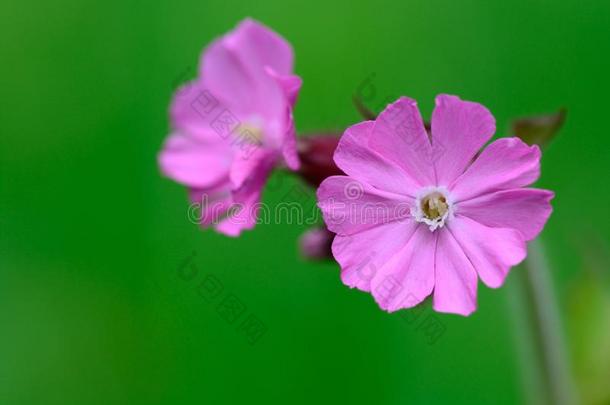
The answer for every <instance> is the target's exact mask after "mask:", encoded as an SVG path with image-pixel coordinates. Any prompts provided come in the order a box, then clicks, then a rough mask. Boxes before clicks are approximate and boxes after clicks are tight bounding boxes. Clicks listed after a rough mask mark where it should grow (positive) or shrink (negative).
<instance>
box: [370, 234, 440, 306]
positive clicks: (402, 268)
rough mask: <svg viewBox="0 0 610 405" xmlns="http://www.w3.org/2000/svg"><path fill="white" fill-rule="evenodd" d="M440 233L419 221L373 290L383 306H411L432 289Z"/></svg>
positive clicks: (381, 272)
mask: <svg viewBox="0 0 610 405" xmlns="http://www.w3.org/2000/svg"><path fill="white" fill-rule="evenodd" d="M438 234H439V233H438V232H430V230H429V229H428V228H427V227H426V226H423V225H420V224H418V226H417V227H416V228H415V231H414V233H412V234H411V235H412V236H411V238H410V240H409V242H408V243H407V244H406V245H405V246H404V247H403V248H402V250H401V251H400V252H398V253H397V254H395V255H394V256H393V257H392V259H390V260H389V261H388V262H387V263H386V264H385V265H384V266H383V267H382V268H381V269H380V270H379V271H378V272H377V274H376V275H375V277H374V278H373V281H372V283H371V290H372V294H373V297H375V301H377V303H378V304H379V306H380V307H381V308H382V309H384V310H386V311H388V312H394V311H397V310H399V309H402V308H411V307H414V306H415V305H417V304H419V303H421V302H422V301H423V300H424V299H425V298H426V297H427V296H429V295H430V294H431V293H432V289H433V287H434V277H435V275H434V256H435V250H436V239H437V238H438Z"/></svg>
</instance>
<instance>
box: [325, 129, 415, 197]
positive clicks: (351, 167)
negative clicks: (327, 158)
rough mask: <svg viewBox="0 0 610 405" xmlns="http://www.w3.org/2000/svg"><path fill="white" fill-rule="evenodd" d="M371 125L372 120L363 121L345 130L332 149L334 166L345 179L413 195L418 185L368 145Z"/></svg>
mask: <svg viewBox="0 0 610 405" xmlns="http://www.w3.org/2000/svg"><path fill="white" fill-rule="evenodd" d="M374 126H375V123H374V122H373V121H364V122H361V123H359V124H356V125H352V126H351V127H349V128H347V129H346V130H345V133H344V134H343V136H342V137H341V140H340V141H339V144H338V146H337V149H336V150H335V154H334V160H335V163H336V164H337V166H339V168H340V169H341V170H343V171H344V172H345V173H346V174H348V175H349V176H351V177H354V178H356V179H359V180H362V181H364V182H366V183H368V184H370V185H372V186H373V187H376V188H378V189H380V190H386V191H392V192H394V193H397V194H404V195H410V196H413V195H414V194H415V193H416V191H417V188H418V185H417V184H416V183H414V182H413V180H412V179H411V178H410V177H409V176H407V175H406V174H405V172H404V171H403V170H401V169H400V168H399V167H398V166H397V165H396V164H394V163H392V162H390V161H388V160H387V159H385V158H384V157H382V156H381V155H380V154H379V153H377V152H375V151H374V150H372V149H371V148H370V147H369V146H368V141H369V138H370V135H371V133H372V130H373V128H374Z"/></svg>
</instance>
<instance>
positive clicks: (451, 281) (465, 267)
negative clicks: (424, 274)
mask: <svg viewBox="0 0 610 405" xmlns="http://www.w3.org/2000/svg"><path fill="white" fill-rule="evenodd" d="M438 234H439V235H438V244H437V247H436V261H435V281H434V298H433V301H432V307H433V308H434V310H435V311H438V312H449V313H453V314H460V315H464V316H468V315H470V314H471V313H472V312H474V310H475V309H476V308H477V273H476V271H475V269H474V267H472V263H470V261H469V260H468V257H466V254H465V253H464V251H463V250H462V248H461V247H460V245H459V244H458V243H457V241H456V240H455V238H454V237H453V236H452V235H451V232H447V230H446V229H442V230H441V231H440V232H439V233H438Z"/></svg>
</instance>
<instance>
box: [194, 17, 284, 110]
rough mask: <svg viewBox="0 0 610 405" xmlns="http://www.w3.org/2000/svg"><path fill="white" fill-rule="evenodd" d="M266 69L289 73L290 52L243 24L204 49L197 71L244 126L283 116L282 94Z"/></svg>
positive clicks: (266, 34) (273, 37) (255, 25)
mask: <svg viewBox="0 0 610 405" xmlns="http://www.w3.org/2000/svg"><path fill="white" fill-rule="evenodd" d="M267 67H271V68H272V69H273V70H274V71H276V72H277V73H279V74H289V73H291V70H292V49H291V48H290V45H289V44H288V43H287V42H286V41H284V40H283V39H282V38H281V37H279V35H277V34H275V33H274V32H272V31H271V30H269V29H268V28H266V27H264V26H262V25H261V24H258V23H256V22H254V21H253V20H246V21H244V22H242V23H241V24H240V25H239V26H238V27H237V28H236V29H235V30H234V31H232V32H230V33H229V34H227V35H225V36H224V37H222V38H220V39H218V40H216V41H214V42H213V43H212V44H211V45H210V46H209V47H208V48H207V49H206V51H205V52H204V55H203V57H202V62H201V69H200V71H201V76H202V80H203V84H204V87H205V88H206V89H208V90H209V91H210V92H211V93H212V94H213V95H214V96H216V97H217V98H218V99H219V100H220V102H221V103H222V104H224V105H225V106H226V107H227V109H228V110H229V111H230V113H231V114H232V115H234V116H236V117H237V118H238V120H239V121H242V122H243V121H247V120H248V119H249V118H250V117H251V116H253V115H258V116H262V117H264V118H265V119H267V120H273V119H279V117H281V116H282V114H283V112H284V108H285V105H286V98H285V96H284V92H283V90H282V88H281V87H280V85H279V84H278V83H277V82H276V80H275V79H274V78H273V77H271V75H269V73H268V72H267Z"/></svg>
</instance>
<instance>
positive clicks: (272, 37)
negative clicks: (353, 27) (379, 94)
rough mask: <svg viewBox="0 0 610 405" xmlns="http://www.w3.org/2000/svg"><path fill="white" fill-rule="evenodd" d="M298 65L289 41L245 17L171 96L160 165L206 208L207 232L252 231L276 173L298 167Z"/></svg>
mask: <svg viewBox="0 0 610 405" xmlns="http://www.w3.org/2000/svg"><path fill="white" fill-rule="evenodd" d="M293 59H294V58H293V52H292V48H291V46H290V44H289V43H288V42H287V41H286V40H284V39H283V38H282V37H281V36H279V35H278V34H276V33H275V32H273V31H271V30H270V29H269V28H267V27H265V26H263V25H262V24H260V23H258V22H256V21H254V20H251V19H246V20H244V21H242V22H241V23H240V24H239V25H238V26H237V28H235V30H233V31H231V32H230V33H228V34H226V35H225V36H223V37H221V38H219V39H217V40H215V41H214V42H212V44H211V45H210V46H209V47H208V48H207V49H206V50H205V52H204V54H203V57H202V59H201V64H200V69H199V76H198V77H197V78H196V79H194V80H193V81H192V82H190V83H188V84H187V85H185V86H184V87H182V88H181V89H179V90H178V91H177V92H176V94H175V95H174V98H173V101H172V103H171V107H170V120H171V128H172V131H171V134H170V135H169V137H168V138H167V140H166V142H165V144H164V146H163V150H162V151H161V153H160V154H159V165H160V167H161V170H162V172H163V173H164V174H165V175H166V176H167V177H170V178H172V179H173V180H175V181H177V182H178V183H181V184H184V185H185V186H187V187H188V188H189V191H190V193H189V194H190V197H191V199H192V200H193V202H195V203H201V210H202V212H201V225H202V226H214V227H215V228H216V230H218V231H219V232H221V233H224V234H226V235H230V236H237V235H239V234H240V232H241V231H242V230H244V229H251V228H253V227H254V225H255V223H256V217H257V212H256V207H257V204H258V202H259V201H260V195H261V191H262V188H263V186H264V184H265V182H266V180H267V178H268V176H269V173H270V172H271V170H272V169H273V168H274V167H276V166H277V165H279V164H286V165H287V166H288V167H289V168H290V169H292V170H296V169H297V168H298V167H299V159H298V156H297V151H296V138H295V131H294V124H293V117H292V108H293V106H294V103H295V101H296V98H297V94H298V91H299V89H300V86H301V79H300V78H299V77H298V76H295V75H293Z"/></svg>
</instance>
